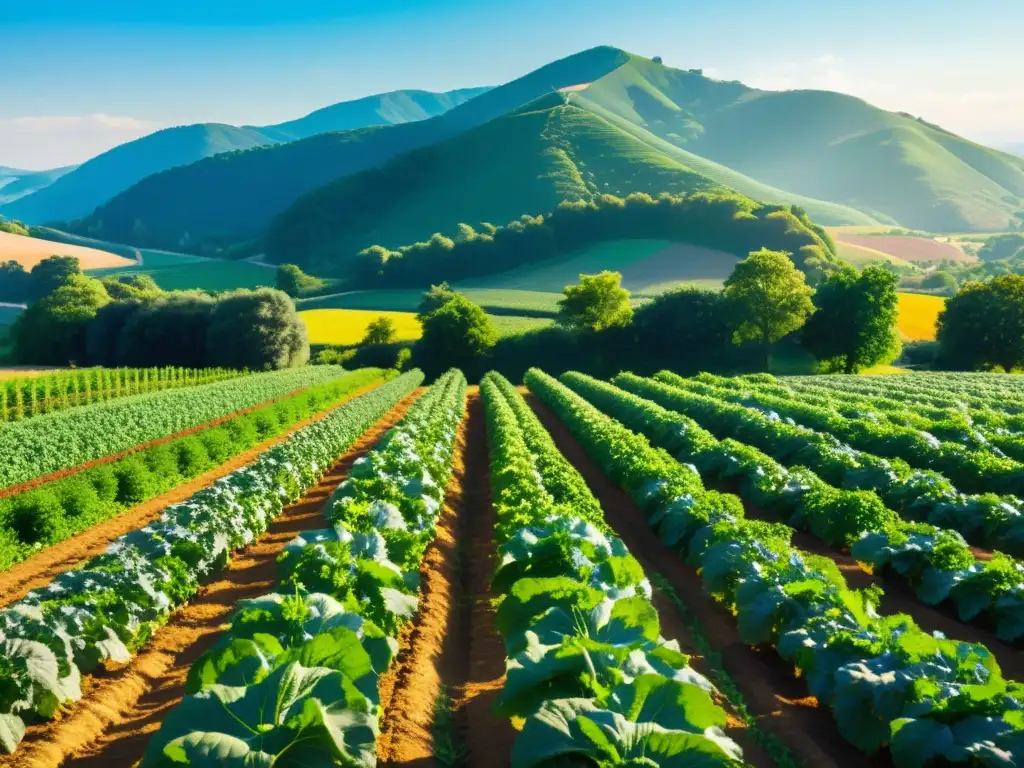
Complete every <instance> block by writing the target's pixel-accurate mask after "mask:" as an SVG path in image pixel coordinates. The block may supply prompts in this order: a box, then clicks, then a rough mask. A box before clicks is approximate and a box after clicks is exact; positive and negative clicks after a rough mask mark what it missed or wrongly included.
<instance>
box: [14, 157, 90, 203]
mask: <svg viewBox="0 0 1024 768" xmlns="http://www.w3.org/2000/svg"><path fill="white" fill-rule="evenodd" d="M76 168H78V166H77V165H68V166H65V167H63V168H53V169H51V170H48V171H23V170H20V169H18V168H7V167H5V166H2V165H0V206H2V205H3V204H4V203H11V202H14V201H15V200H17V199H18V198H21V197H25V196H26V195H31V194H32V193H33V192H36V191H37V190H40V189H42V188H43V187H48V186H49V185H50V184H53V182H55V181H56V180H57V179H59V178H60V177H61V176H65V175H67V174H69V173H71V172H72V171H73V170H75V169H76Z"/></svg>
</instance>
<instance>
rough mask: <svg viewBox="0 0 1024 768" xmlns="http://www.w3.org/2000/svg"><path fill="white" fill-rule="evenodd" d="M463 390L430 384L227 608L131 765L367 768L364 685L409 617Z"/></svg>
mask: <svg viewBox="0 0 1024 768" xmlns="http://www.w3.org/2000/svg"><path fill="white" fill-rule="evenodd" d="M409 376H410V374H406V375H405V376H404V377H402V379H400V380H399V381H409V379H408V378H407V377H409ZM387 386H392V385H387ZM405 388H406V387H403V389H405ZM465 389H466V380H465V378H464V377H463V376H462V374H461V372H459V371H452V372H449V373H448V374H445V375H444V376H442V377H441V378H440V379H439V380H438V381H437V382H436V383H435V384H434V385H433V386H432V387H431V388H430V389H429V390H428V391H427V392H426V393H425V394H423V395H422V396H421V397H420V398H419V399H418V400H417V401H416V402H415V403H414V404H413V405H412V407H411V408H410V409H409V411H408V412H407V414H406V416H405V417H404V418H403V419H402V421H401V422H400V423H399V424H398V426H397V427H395V428H394V429H393V430H391V431H390V432H389V433H388V434H387V436H386V437H385V438H384V439H383V440H382V441H381V442H380V443H379V444H378V445H377V447H376V448H375V449H374V450H373V451H372V452H371V453H370V454H369V455H368V456H366V457H364V458H361V459H359V460H358V461H357V462H356V463H355V465H354V466H353V467H352V470H351V471H350V473H349V476H348V478H347V479H346V480H345V481H344V482H343V483H341V484H340V485H339V486H338V487H337V489H336V490H335V491H334V493H333V495H332V496H331V498H330V500H329V502H328V504H327V505H326V507H325V509H324V515H325V518H326V520H325V522H328V523H330V524H331V525H332V526H333V527H330V528H326V529H324V530H319V531H312V532H309V533H306V534H304V535H302V536H301V537H300V538H298V539H297V540H295V541H294V542H292V543H291V544H289V545H288V547H286V549H285V551H284V552H283V553H282V555H281V557H280V558H279V560H278V564H279V574H278V580H277V585H276V586H277V588H276V590H275V591H274V592H271V593H268V594H266V595H263V596H261V597H259V598H256V599H252V600H245V601H242V602H241V603H239V605H238V606H237V611H236V613H235V614H234V617H233V619H232V622H231V626H230V627H229V628H228V630H227V631H226V632H225V633H224V635H223V636H222V637H221V639H220V641H219V642H218V643H217V645H216V646H214V648H212V649H211V650H210V651H208V652H207V653H205V654H204V655H203V656H202V657H201V658H200V659H199V660H198V661H196V662H195V664H193V666H192V668H191V670H190V672H189V677H188V692H189V693H190V694H191V695H188V696H186V697H185V698H184V699H183V700H182V702H181V703H180V704H179V705H178V706H177V707H175V708H174V710H172V711H171V712H170V714H169V715H168V716H167V717H166V718H165V719H164V721H163V723H162V726H161V729H160V731H159V732H158V733H157V734H156V735H155V736H154V737H153V739H152V740H151V741H150V743H149V746H148V749H147V752H146V757H145V759H144V761H143V765H144V766H165V765H177V764H182V763H186V764H189V765H206V764H208V763H209V764H212V761H214V760H216V759H218V758H221V757H222V756H225V755H230V756H231V758H232V759H233V760H234V761H236V763H237V764H239V765H241V764H243V763H244V764H245V765H277V764H284V762H285V760H286V762H287V765H363V766H372V765H374V764H375V761H376V752H375V750H376V738H377V735H378V718H379V716H380V714H381V712H380V702H379V697H378V678H379V676H380V675H381V674H382V673H383V672H384V671H386V670H387V669H388V667H389V666H390V664H391V662H392V660H393V658H394V656H395V654H396V653H397V651H398V643H397V638H398V633H399V631H400V629H401V627H402V626H403V625H404V624H405V623H407V622H408V621H409V620H410V619H411V618H412V616H413V615H414V614H415V612H416V607H417V592H418V586H419V585H418V580H419V567H420V560H421V558H422V557H423V553H424V551H425V549H426V547H427V545H428V544H429V543H430V541H431V540H432V539H433V537H434V531H435V525H436V522H437V518H438V515H439V513H440V510H441V506H442V504H443V501H444V494H445V488H446V487H447V485H448V480H449V477H450V475H451V467H452V456H453V451H454V444H455V437H456V432H457V428H458V424H459V422H460V421H461V420H462V415H463V411H464V402H465ZM374 394H376V393H374ZM372 396H373V395H371V397H372Z"/></svg>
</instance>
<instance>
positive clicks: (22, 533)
mask: <svg viewBox="0 0 1024 768" xmlns="http://www.w3.org/2000/svg"><path fill="white" fill-rule="evenodd" d="M388 375H390V374H389V373H388V372H385V371H384V370H381V369H379V368H364V369H360V370H358V371H355V372H353V373H346V374H344V375H342V376H340V377H338V378H335V379H331V380H329V381H326V382H324V383H322V384H318V385H316V386H313V387H310V388H308V389H304V390H302V392H300V393H299V394H298V395H295V396H294V397H288V398H282V399H279V400H277V401H275V402H272V403H269V404H267V405H264V406H260V407H258V408H256V409H254V410H252V411H249V412H247V413H244V414H239V415H237V416H234V417H232V418H230V419H228V420H227V421H224V422H221V423H220V424H217V425H215V426H212V427H207V428H206V429H202V430H200V431H198V432H195V433H194V434H190V435H186V436H184V437H179V438H176V439H174V440H170V441H168V442H165V443H161V444H159V445H155V446H151V447H149V448H145V449H143V450H140V451H136V452H135V453H132V454H130V455H129V456H126V457H124V458H122V459H119V460H117V461H114V462H110V463H107V464H101V465H99V466H97V467H92V468H90V469H85V470H82V471H81V472H76V473H75V474H73V475H71V476H69V477H63V478H60V479H57V480H53V481H51V482H49V483H45V484H44V485H42V486H40V487H38V488H34V489H32V490H28V491H23V492H21V493H17V494H13V495H11V496H8V497H6V498H4V499H0V570H6V569H7V568H9V567H10V566H11V565H13V564H14V563H16V562H20V561H22V560H24V559H25V558H27V557H29V556H31V555H33V554H35V553H36V552H38V551H40V550H41V549H43V548H45V547H48V546H52V545H53V544H56V543H58V542H60V541H63V540H65V539H67V538H69V537H70V536H73V535H75V534H76V533H79V532H81V531H84V530H86V529H87V528H90V527H91V526H93V525H96V524H97V523H100V522H102V521H104V520H109V519H110V518H112V517H114V516H115V515H118V514H120V513H122V512H124V511H125V510H127V509H129V508H131V507H133V506H135V505H137V504H141V503H143V502H145V501H148V500H150V499H152V498H155V497H156V496H159V495H160V494H162V493H164V492H166V491H168V490H170V489H172V488H174V487H176V486H178V485H180V484H181V483H185V482H187V481H189V480H191V479H193V478H195V477H197V476H198V475H201V474H202V473H204V472H206V471H207V470H210V469H213V468H214V467H216V466H218V465H220V464H222V463H224V462H225V461H227V460H228V459H229V458H231V457H233V456H237V455H238V454H240V453H242V452H244V451H246V450H248V449H250V448H251V447H252V446H254V445H256V444H258V443H260V442H261V441H263V440H266V439H268V438H271V437H274V436H275V435H278V434H280V433H281V432H283V431H284V430H286V429H288V428H289V427H290V426H292V425H293V424H295V423H296V422H299V421H301V420H302V419H304V418H306V417H307V416H312V415H313V414H315V413H318V412H320V411H323V410H325V409H326V408H328V407H330V406H331V405H332V404H335V403H336V402H337V401H338V400H339V399H340V398H342V397H347V396H349V395H350V394H351V393H352V392H355V391H356V390H358V389H361V388H363V387H365V386H368V385H370V384H372V383H373V382H374V381H378V380H382V379H384V378H385V377H386V376H388Z"/></svg>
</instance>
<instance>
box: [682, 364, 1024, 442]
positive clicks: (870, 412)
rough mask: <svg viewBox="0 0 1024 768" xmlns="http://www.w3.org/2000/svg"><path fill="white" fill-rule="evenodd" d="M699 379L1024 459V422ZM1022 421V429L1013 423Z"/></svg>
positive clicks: (813, 390)
mask: <svg viewBox="0 0 1024 768" xmlns="http://www.w3.org/2000/svg"><path fill="white" fill-rule="evenodd" d="M696 378H698V379H700V380H701V381H703V382H706V383H708V384H712V385H714V386H721V387H725V388H728V389H732V390H735V391H737V392H744V391H747V390H751V389H752V390H754V391H756V392H758V393H764V394H767V395H772V396H774V397H787V398H796V399H799V400H800V401H801V402H802V403H805V404H807V405H813V406H817V407H819V408H832V409H835V411H836V412H837V413H839V414H840V415H841V416H844V417H846V418H851V419H861V418H866V419H871V420H873V421H878V422H882V421H885V422H888V423H890V424H895V425H897V426H900V427H910V428H912V429H916V430H918V431H921V432H927V433H928V434H930V435H934V436H935V437H937V438H938V439H939V440H944V441H949V442H953V443H960V444H962V445H965V446H967V447H969V448H973V449H978V450H991V451H992V452H993V453H995V454H996V455H997V456H1007V457H1009V458H1011V459H1014V460H1016V461H1020V460H1021V459H1024V432H1022V431H1021V429H1020V427H1021V426H1024V417H1018V416H1009V415H1007V414H1003V413H999V412H997V411H979V410H970V411H967V410H959V409H955V408H947V409H939V408H931V407H929V406H927V405H924V406H921V405H918V404H916V403H914V402H913V401H912V400H908V399H893V398H883V397H877V396H865V395H858V394H855V393H851V392H845V391H838V390H835V389H832V388H829V387H825V386H818V385H811V384H798V383H794V384H792V385H789V384H788V383H783V381H782V380H779V379H770V378H769V379H762V378H761V377H760V376H759V377H758V379H757V380H756V381H752V380H749V379H735V378H733V379H730V378H723V377H718V376H708V375H707V374H700V375H699V376H697V377H696ZM1017 421H1019V422H1020V423H1019V424H1015V423H1014V422H1017Z"/></svg>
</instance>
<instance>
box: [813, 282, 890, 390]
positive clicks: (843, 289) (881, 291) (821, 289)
mask: <svg viewBox="0 0 1024 768" xmlns="http://www.w3.org/2000/svg"><path fill="white" fill-rule="evenodd" d="M898 281H899V278H898V277H897V276H896V275H894V274H893V273H891V272H890V271H889V270H887V269H883V268H881V267H867V268H866V269H865V270H864V271H863V272H861V273H860V274H859V275H858V274H857V272H856V271H855V270H853V269H844V270H842V271H840V272H836V273H834V274H832V275H830V276H829V277H827V278H826V279H825V280H824V281H822V282H821V283H820V284H819V285H818V288H817V290H816V291H815V293H814V299H813V301H814V306H815V308H816V311H815V313H814V314H813V315H811V317H810V319H809V320H808V321H807V323H806V325H804V329H803V335H802V341H803V345H804V347H805V348H806V349H807V351H808V352H810V353H811V354H812V355H814V356H815V357H816V358H818V360H819V361H821V362H822V363H823V364H824V365H825V368H826V369H827V370H840V371H843V372H844V373H856V372H857V371H859V370H862V369H863V368H868V367H870V366H872V365H876V364H878V363H889V362H892V361H893V360H895V359H896V358H897V357H898V356H899V353H900V344H899V337H898V335H897V333H896V313H897V303H898V297H897V295H896V284H897V283H898Z"/></svg>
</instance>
